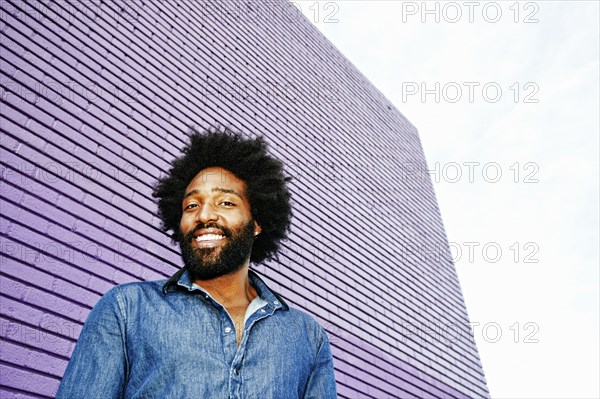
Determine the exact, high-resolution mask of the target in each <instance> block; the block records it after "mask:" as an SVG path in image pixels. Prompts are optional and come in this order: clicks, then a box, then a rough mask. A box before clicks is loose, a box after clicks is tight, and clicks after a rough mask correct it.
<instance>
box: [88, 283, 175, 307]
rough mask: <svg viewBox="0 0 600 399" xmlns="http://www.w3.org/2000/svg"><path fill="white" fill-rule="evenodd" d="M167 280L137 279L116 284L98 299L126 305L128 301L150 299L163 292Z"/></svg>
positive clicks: (103, 301) (102, 301)
mask: <svg viewBox="0 0 600 399" xmlns="http://www.w3.org/2000/svg"><path fill="white" fill-rule="evenodd" d="M166 282H167V280H166V279H164V280H154V281H135V282H130V283H123V284H119V285H115V286H114V287H112V288H111V289H109V290H108V291H107V292H106V293H105V294H104V295H103V296H102V298H100V300H99V301H98V304H99V305H101V304H102V303H106V304H108V303H117V304H119V305H120V306H124V305H125V303H126V302H130V301H140V300H144V299H146V300H148V299H151V298H153V297H158V296H160V295H161V294H162V287H163V286H164V284H165V283H166Z"/></svg>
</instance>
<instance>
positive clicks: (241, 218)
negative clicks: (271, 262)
mask: <svg viewBox="0 0 600 399" xmlns="http://www.w3.org/2000/svg"><path fill="white" fill-rule="evenodd" d="M181 205H182V210H183V213H182V217H181V222H180V224H179V229H180V231H181V239H180V240H179V245H180V247H181V255H182V258H183V261H184V263H185V265H186V266H187V268H188V270H189V271H190V274H191V275H192V277H194V279H199V280H208V279H212V278H215V277H219V276H222V275H225V274H229V273H233V272H235V271H237V270H239V269H240V268H242V267H243V266H244V265H245V264H246V263H247V261H248V259H249V258H250V252H251V250H252V243H253V242H254V237H255V236H257V235H258V234H260V232H261V229H260V226H259V225H258V224H257V223H256V222H255V221H254V220H253V219H252V214H251V211H250V203H249V202H248V199H247V197H246V185H245V183H244V182H243V181H242V180H240V179H239V178H237V176H235V175H234V174H232V173H231V172H229V171H227V170H225V169H223V168H217V167H211V168H207V169H204V170H202V171H201V172H200V173H198V174H197V175H196V176H195V177H194V179H192V181H191V182H190V184H189V185H188V186H187V188H186V190H185V196H184V199H183V203H182V204H181Z"/></svg>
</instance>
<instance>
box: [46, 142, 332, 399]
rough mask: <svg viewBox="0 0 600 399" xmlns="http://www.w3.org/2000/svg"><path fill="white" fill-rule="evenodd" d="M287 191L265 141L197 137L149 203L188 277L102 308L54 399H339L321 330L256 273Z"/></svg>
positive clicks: (277, 237) (280, 234)
mask: <svg viewBox="0 0 600 399" xmlns="http://www.w3.org/2000/svg"><path fill="white" fill-rule="evenodd" d="M286 183H287V178H285V177H284V174H283V164H282V163H281V162H280V161H278V160H277V159H275V158H273V157H272V156H270V155H268V153H267V144H266V142H265V141H264V140H263V139H262V138H257V139H244V138H243V137H242V136H241V135H239V134H234V133H231V132H218V131H211V132H207V133H205V134H201V133H199V132H197V131H193V132H192V134H191V137H190V143H189V145H187V146H186V148H185V149H184V154H183V155H182V156H181V157H180V158H179V159H176V160H175V161H174V162H173V164H172V167H171V169H170V172H169V175H168V176H166V177H164V178H162V179H161V180H160V181H159V182H158V184H157V186H156V188H155V191H154V193H153V195H154V197H156V198H158V208H159V215H160V217H161V219H162V227H163V230H164V231H173V234H172V236H171V237H172V239H173V241H176V242H178V243H179V246H180V248H181V255H182V258H183V262H184V264H185V266H184V267H183V268H182V269H181V270H179V271H178V272H177V273H175V274H174V275H173V276H172V277H171V278H170V279H168V280H160V281H149V282H139V283H128V284H122V285H119V286H116V287H114V288H113V289H111V290H110V291H109V292H108V293H106V294H105V295H104V296H103V297H102V298H101V299H100V301H98V303H97V304H96V306H94V308H93V309H92V311H91V313H90V315H89V316H88V319H87V321H86V323H85V325H84V327H83V330H82V332H81V335H80V337H79V341H78V342H77V345H76V347H75V350H74V351H73V355H72V357H71V361H70V362H69V365H68V367H67V370H66V372H65V375H64V377H63V380H62V382H61V385H60V388H59V391H58V394H57V398H68V399H77V398H144V399H149V398H161V399H164V398H211V399H212V398H215V399H220V398H257V399H267V398H274V399H292V398H314V399H329V398H335V397H336V390H335V379H334V373H333V360H332V356H331V350H330V345H329V341H328V339H327V335H326V333H325V331H324V329H323V328H322V327H321V326H320V325H319V324H318V323H317V322H316V321H315V320H314V319H313V318H312V317H311V316H309V315H308V314H306V313H303V312H301V311H299V310H296V309H293V308H290V307H289V306H288V305H287V304H286V303H285V301H284V300H283V299H282V298H281V297H279V296H278V295H277V294H276V293H275V292H273V291H271V290H270V289H269V288H268V287H267V285H266V284H265V283H264V282H263V281H262V280H261V279H260V278H259V276H258V275H257V274H256V273H255V272H253V271H252V270H250V269H249V264H250V262H251V261H252V262H254V263H258V262H262V261H263V260H265V259H272V258H273V257H274V256H275V255H276V252H277V249H278V248H279V243H280V241H281V240H282V239H284V238H285V237H286V234H287V231H288V229H289V224H290V218H291V206H290V194H289V191H288V188H287V184H286Z"/></svg>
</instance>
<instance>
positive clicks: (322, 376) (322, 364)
mask: <svg viewBox="0 0 600 399" xmlns="http://www.w3.org/2000/svg"><path fill="white" fill-rule="evenodd" d="M321 333H322V336H323V340H322V341H321V345H320V347H319V349H318V351H317V356H316V359H315V365H314V367H313V369H312V371H311V373H310V376H309V377H308V383H307V386H306V390H305V391H304V399H336V398H337V394H336V388H335V375H334V372H333V356H332V355H331V346H330V344H329V339H328V338H327V333H326V332H325V329H323V328H322V327H321Z"/></svg>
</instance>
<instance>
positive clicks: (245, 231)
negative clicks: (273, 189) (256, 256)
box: [179, 220, 254, 280]
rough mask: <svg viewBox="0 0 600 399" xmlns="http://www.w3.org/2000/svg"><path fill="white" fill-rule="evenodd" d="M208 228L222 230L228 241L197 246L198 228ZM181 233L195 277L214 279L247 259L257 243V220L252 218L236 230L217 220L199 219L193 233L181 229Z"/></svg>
mask: <svg viewBox="0 0 600 399" xmlns="http://www.w3.org/2000/svg"><path fill="white" fill-rule="evenodd" d="M208 228H217V229H219V230H221V231H222V232H223V235H224V236H225V238H223V240H226V242H225V243H224V244H221V245H218V246H216V247H213V248H197V247H194V246H193V245H192V241H193V240H194V232H195V231H196V230H198V229H208ZM180 237H181V238H180V239H179V247H180V248H181V257H182V259H183V263H184V264H185V266H186V268H187V270H188V271H189V273H190V275H191V276H192V278H193V279H195V280H210V279H213V278H216V277H220V276H224V275H226V274H230V273H234V272H236V271H238V270H239V269H241V268H242V266H243V265H244V264H245V263H246V261H247V260H248V258H249V257H250V253H251V252H252V244H253V243H254V221H253V220H250V222H248V224H246V225H244V226H240V227H238V228H236V229H233V230H231V229H228V228H226V227H224V226H220V225H218V224H216V223H210V224H203V223H198V224H197V225H196V227H195V228H194V229H192V230H191V231H190V232H189V233H187V234H185V235H184V234H183V232H181V234H180Z"/></svg>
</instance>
